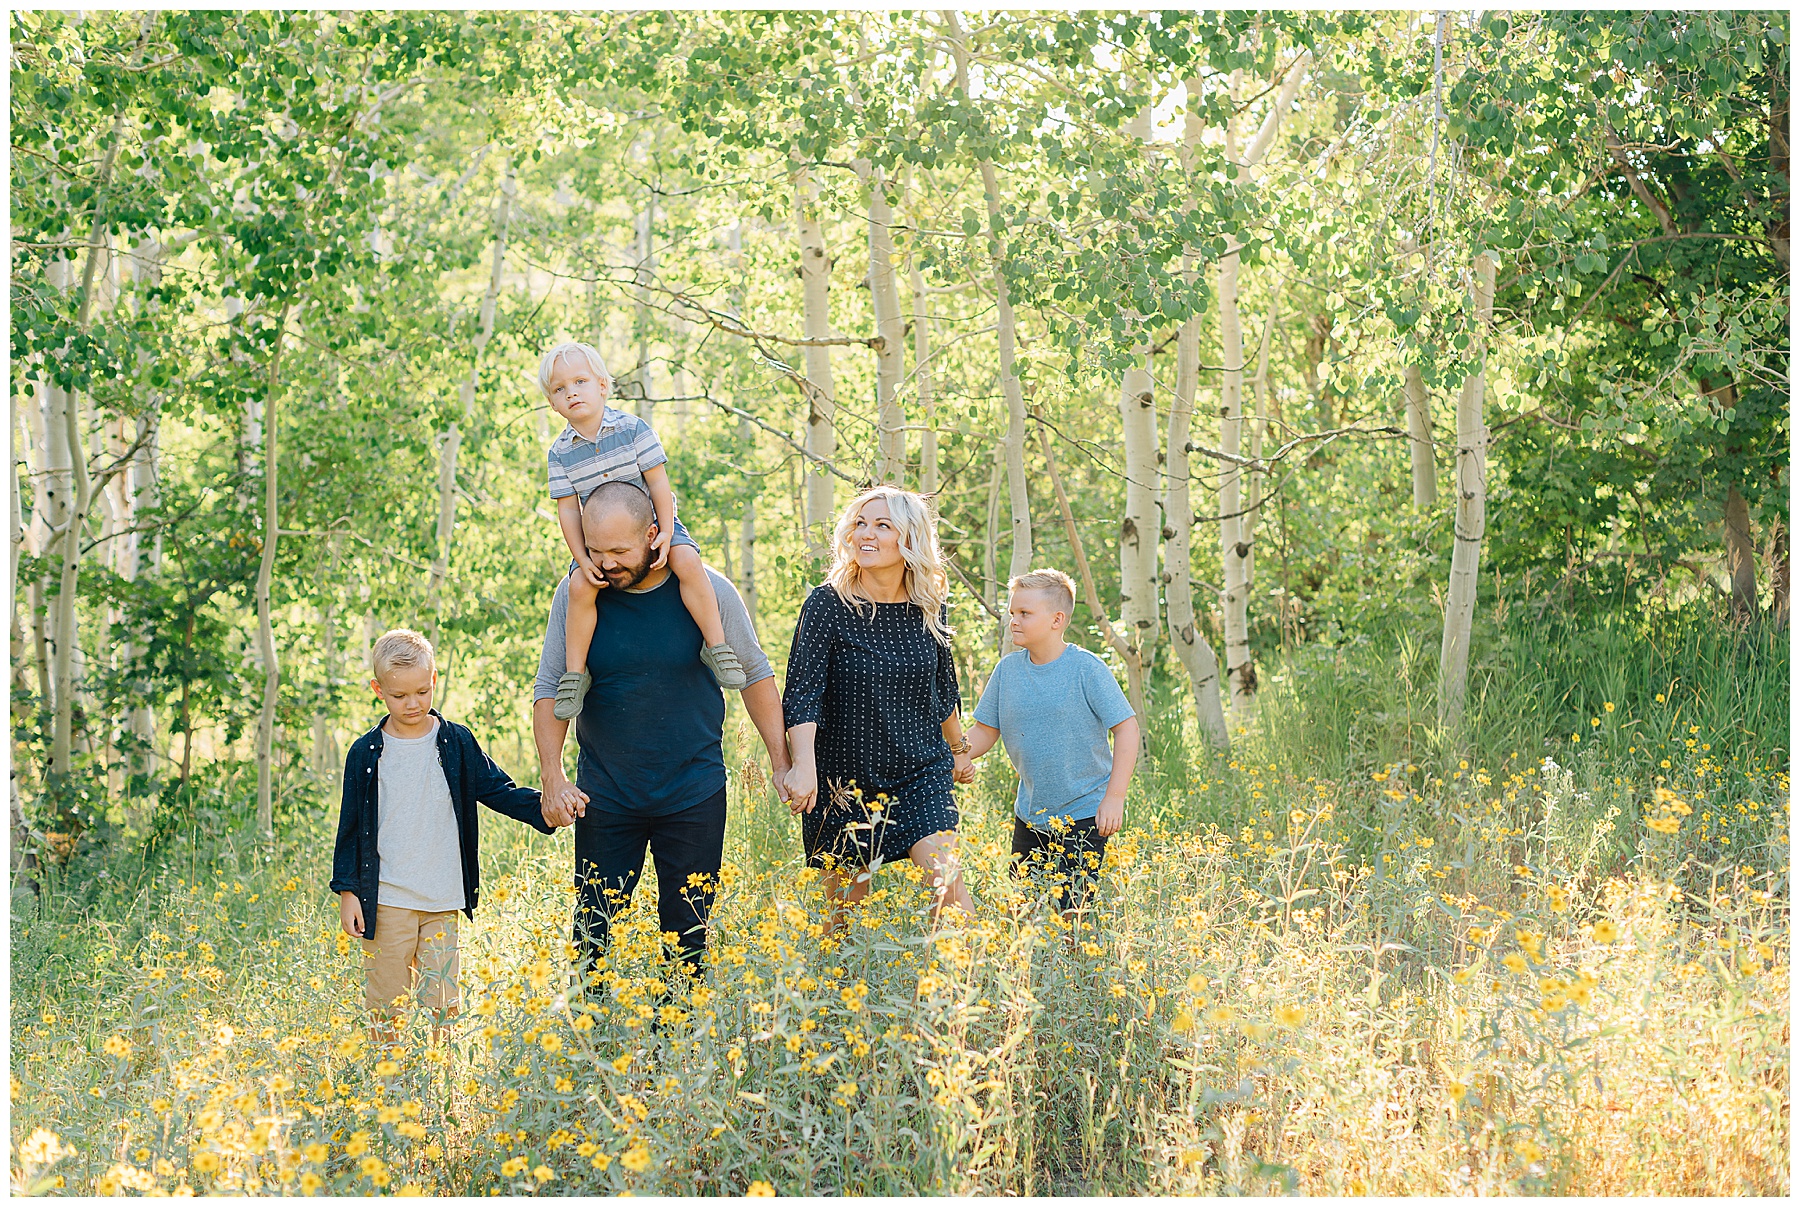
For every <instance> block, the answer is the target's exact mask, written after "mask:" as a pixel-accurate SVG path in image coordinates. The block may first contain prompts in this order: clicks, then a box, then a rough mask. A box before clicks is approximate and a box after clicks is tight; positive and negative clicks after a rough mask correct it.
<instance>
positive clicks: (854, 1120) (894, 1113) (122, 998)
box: [9, 620, 1790, 1195]
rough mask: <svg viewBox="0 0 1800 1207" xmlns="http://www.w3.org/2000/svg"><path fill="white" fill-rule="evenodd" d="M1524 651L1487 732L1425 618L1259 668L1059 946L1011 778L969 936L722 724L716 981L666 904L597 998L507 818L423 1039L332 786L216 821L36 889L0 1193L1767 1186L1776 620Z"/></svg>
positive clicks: (554, 883)
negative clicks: (695, 960)
mask: <svg viewBox="0 0 1800 1207" xmlns="http://www.w3.org/2000/svg"><path fill="white" fill-rule="evenodd" d="M1506 633H1507V636H1506V637H1505V638H1504V639H1502V640H1500V641H1499V642H1498V643H1497V644H1496V645H1495V647H1494V648H1491V649H1488V650H1486V651H1485V652H1483V651H1478V656H1477V666H1476V672H1475V674H1474V676H1473V679H1472V695H1471V701H1472V704H1471V710H1472V713H1473V719H1472V721H1471V724H1470V727H1469V729H1468V730H1467V731H1466V732H1465V733H1464V735H1463V736H1462V737H1461V738H1460V739H1457V738H1453V737H1451V736H1448V735H1439V734H1436V733H1435V732H1434V727H1433V724H1432V717H1431V707H1432V700H1431V696H1430V692H1431V684H1432V682H1433V679H1434V674H1435V666H1434V665H1433V663H1434V662H1435V650H1432V649H1430V648H1428V647H1424V648H1423V649H1422V647H1420V646H1419V645H1417V644H1415V643H1412V642H1410V641H1409V640H1408V639H1407V638H1406V637H1405V636H1404V635H1393V636H1390V637H1389V638H1386V639H1368V640H1352V641H1348V642H1345V643H1342V644H1339V645H1336V646H1334V647H1327V646H1324V645H1310V646H1306V647H1301V648H1300V649H1298V650H1295V651H1292V652H1291V653H1290V654H1288V655H1287V656H1286V657H1284V658H1281V659H1279V660H1271V662H1270V667H1271V670H1272V674H1271V675H1270V678H1269V681H1268V683H1267V685H1266V690H1265V692H1264V698H1263V702H1262V715H1261V717H1260V719H1259V720H1258V722H1257V723H1256V724H1255V725H1254V726H1246V727H1245V732H1243V733H1242V734H1240V735H1239V736H1238V741H1237V745H1236V747H1235V748H1234V751H1233V753H1232V754H1230V755H1228V756H1214V755H1211V754H1202V753H1196V752H1197V751H1199V746H1198V744H1197V742H1196V741H1195V740H1194V737H1193V734H1192V732H1191V722H1190V723H1189V732H1188V733H1187V734H1186V735H1185V737H1184V738H1181V739H1176V738H1173V737H1171V736H1170V735H1168V734H1167V733H1166V732H1164V733H1163V735H1162V736H1161V737H1160V738H1159V739H1158V740H1157V742H1156V743H1153V747H1152V754H1153V756H1154V758H1153V764H1154V765H1153V767H1152V769H1151V770H1150V772H1149V773H1148V774H1147V775H1146V776H1145V779H1144V783H1143V785H1142V786H1141V789H1140V790H1139V791H1138V792H1137V793H1136V794H1135V795H1134V797H1133V801H1132V805H1131V811H1130V813H1129V815H1128V821H1127V828H1126V830H1125V831H1124V832H1123V833H1122V834H1121V835H1120V836H1119V838H1117V839H1116V840H1115V841H1114V842H1113V844H1112V845H1111V847H1110V848H1109V851H1108V855H1107V861H1106V866H1105V869H1104V873H1103V886H1102V891H1101V893H1100V904H1099V907H1098V909H1097V911H1096V912H1095V913H1094V914H1093V915H1092V916H1091V917H1090V918H1089V919H1087V920H1086V921H1085V922H1083V923H1082V924H1081V925H1080V926H1079V927H1078V928H1076V929H1074V930H1070V929H1069V928H1068V927H1067V926H1065V925H1064V924H1062V923H1061V921H1060V919H1059V918H1057V917H1056V916H1054V915H1051V914H1048V913H1047V912H1046V911H1045V910H1044V909H1043V908H1042V905H1041V902H1042V898H1043V896H1044V893H1045V889H1044V887H1043V886H1031V885H1022V884H1020V883H1018V882H1016V881H1014V880H1013V879H1011V878H1010V877H1009V876H1008V875H1007V873H1006V863H1005V861H1006V856H1007V850H1008V845H1007V843H1008V814H1009V813H1010V793H1011V785H1012V778H1011V775H1010V772H1009V770H1008V769H1007V767H1006V766H1005V764H1004V762H1003V759H1002V758H1001V757H1000V756H996V757H994V758H992V759H989V760H988V761H987V762H986V763H985V764H984V765H983V766H982V768H981V773H980V778H979V779H978V782H977V783H976V784H975V785H973V786H972V787H971V788H969V789H965V790H961V791H960V792H959V800H960V802H961V804H962V809H963V819H964V823H963V833H964V835H965V843H964V852H965V859H966V861H967V865H968V869H969V877H970V880H971V883H972V887H973V890H974V894H975V897H976V900H977V902H978V912H977V916H976V917H975V918H974V919H973V920H972V921H969V922H968V923H967V924H965V925H961V926H953V927H947V928H945V929H943V930H941V931H939V932H937V933H935V934H934V933H932V932H931V930H930V929H929V927H928V926H927V925H926V923H925V921H924V917H925V912H926V911H925V906H926V896H925V891H924V889H923V887H922V886H921V885H919V884H918V883H917V877H916V875H915V874H913V873H911V872H910V870H909V869H908V868H905V867H902V868H895V869H886V870H883V871H881V872H880V874H879V875H878V877H877V880H876V890H875V892H874V894H873V895H872V897H871V899H870V901H869V903H868V905H867V907H866V908H864V909H862V910H861V911H860V912H858V913H857V914H856V915H854V918H853V922H852V925H851V926H850V927H849V929H848V932H847V933H846V934H845V935H844V936H843V937H842V938H840V939H836V940H832V939H825V938H821V936H820V922H821V919H822V916H823V914H822V909H821V902H820V899H819V891H818V885H817V882H816V880H814V879H813V878H812V877H811V875H810V874H809V873H807V872H805V871H804V870H802V866H801V861H800V859H799V844H798V841H797V837H796V835H797V826H796V823H795V822H794V821H793V820H792V819H791V818H790V817H789V815H788V813H787V810H786V809H785V807H783V806H781V805H780V804H779V803H778V802H776V801H775V800H774V798H773V796H772V794H771V793H770V792H769V790H768V787H767V784H766V782H765V780H764V777H763V775H762V773H761V772H760V770H759V764H758V762H757V759H756V755H757V754H758V751H757V750H755V749H753V747H754V742H753V734H752V733H751V732H750V731H749V729H748V727H747V726H744V725H741V724H740V725H738V726H737V727H736V729H735V730H734V731H733V730H728V733H727V745H728V757H730V758H732V759H733V760H734V769H733V774H732V817H731V828H730V833H729V836H728V842H727V866H726V869H725V872H724V876H723V880H724V884H723V887H722V891H721V894H720V897H719V905H718V908H717V912H716V914H715V931H714V934H713V937H712V943H711V948H710V957H709V964H710V966H709V975H708V977H707V978H706V980H705V981H704V983H701V984H698V985H688V984H686V983H677V982H678V980H679V978H676V977H674V976H673V975H672V974H671V973H670V971H669V968H668V966H667V965H666V964H665V963H664V962H663V961H662V959H661V955H660V947H661V942H660V938H659V936H658V935H656V933H655V921H654V917H655V915H654V908H653V903H654V895H653V892H652V891H651V889H652V888H653V884H652V883H649V882H647V883H645V884H644V885H642V886H641V887H640V890H639V892H638V895H637V901H636V903H635V905H634V907H633V909H632V911H631V913H630V915H629V917H628V920H627V923H626V924H625V925H624V926H623V927H622V928H621V930H620V932H619V938H618V942H617V944H616V946H615V949H614V951H613V954H612V956H611V958H610V960H609V961H608V962H607V964H606V967H605V969H604V977H603V979H604V982H605V984H604V986H603V988H602V989H601V991H600V992H597V993H595V994H594V995H592V996H591V997H589V998H586V999H584V998H582V997H581V996H579V995H575V996H571V995H570V993H569V992H568V981H567V973H566V968H567V957H568V954H569V949H568V947H567V945H566V942H565V940H566V938H567V926H568V915H569V910H570V900H571V898H570V893H571V886H570V874H571V870H572V855H571V846H570V842H571V840H570V838H569V836H568V835H567V834H559V835H557V836H556V837H555V838H545V837H542V836H539V835H535V834H532V833H529V832H527V831H525V830H524V829H522V828H520V827H516V826H509V825H506V823H504V821H503V820H502V819H499V818H498V817H493V818H492V819H491V820H490V822H489V824H488V826H487V827H486V850H485V864H484V894H483V901H482V907H481V910H480V912H479V913H478V915H477V916H476V918H475V920H474V921H473V922H472V923H469V922H465V924H464V930H463V962H462V969H463V975H462V984H463V1004H464V1013H463V1016H462V1017H461V1018H460V1019H459V1020H458V1021H457V1022H456V1023H455V1024H454V1025H453V1027H452V1029H451V1031H450V1033H449V1035H448V1037H447V1038H446V1039H445V1040H444V1042H442V1043H439V1044H433V1043H432V1042H430V1038H429V1034H428V1030H427V1028H426V1027H425V1026H424V1024H423V1022H422V1021H419V1022H417V1023H416V1024H415V1025H414V1026H413V1028H412V1029H411V1030H410V1031H409V1032H408V1033H407V1035H406V1036H405V1039H404V1042H403V1044H402V1046H401V1049H400V1050H399V1051H397V1052H380V1051H376V1050H374V1049H372V1048H371V1046H370V1044H369V1042H368V1041H367V1039H366V1038H365V1037H364V1035H363V1032H362V1030H361V1029H360V1025H359V1020H358V1014H357V1009H356V1006H357V1003H358V1002H359V1001H360V971H359V964H358V956H357V954H356V952H355V948H354V946H353V944H352V943H351V942H350V940H348V939H347V938H346V937H345V936H343V935H342V934H341V933H339V931H338V927H337V913H336V909H335V902H334V901H333V900H332V898H331V895H330V894H329V893H328V892H327V891H326V889H325V884H326V881H327V879H328V875H327V869H328V864H329V857H330V851H329V846H330V834H331V830H332V825H333V823H334V821H335V812H336V810H335V806H334V805H330V806H327V805H325V804H323V803H321V806H320V808H319V809H318V810H316V811H315V812H314V813H313V814H311V815H308V816H306V817H303V818H302V820H301V821H299V822H298V823H296V824H295V825H294V826H292V827H291V828H290V829H289V831H288V832H287V833H285V834H284V835H283V836H282V838H281V839H280V841H279V845H278V848H277V849H276V851H275V852H274V854H273V855H272V856H270V855H268V854H266V853H258V851H257V848H256V847H255V846H254V844H252V843H250V842H249V841H248V840H247V839H245V838H244V837H242V835H243V834H244V832H245V831H244V830H243V829H242V828H241V820H242V819H241V818H240V819H239V828H232V827H229V826H226V825H225V821H224V819H225V818H226V816H227V815H226V814H223V813H221V814H217V815H209V816H210V817H213V824H208V825H195V826H187V827H182V828H181V830H180V832H179V833H177V834H176V835H173V836H171V837H169V838H168V839H166V840H165V841H163V842H162V843H161V844H160V845H159V846H157V847H155V848H154V849H152V850H151V851H149V852H148V853H137V854H134V855H132V856H124V855H119V856H115V857H113V858H112V859H110V860H109V861H106V862H101V861H100V860H99V859H98V858H97V857H85V858H86V862H82V861H77V862H74V863H70V864H67V865H63V866H60V867H50V868H46V869H44V873H43V876H44V890H43V894H42V896H41V897H39V898H33V897H31V896H30V895H24V894H21V893H19V892H18V891H17V890H16V889H15V896H14V898H13V918H12V1014H11V1020H10V1021H11V1027H12V1032H11V1034H12V1046H11V1070H12V1075H11V1097H12V1104H11V1105H12V1128H11V1135H10V1137H9V1144H10V1149H11V1166H12V1177H13V1186H14V1189H15V1191H16V1192H33V1191H36V1192H42V1191H50V1192H53V1193H54V1192H63V1193H82V1194H88V1193H98V1194H112V1193H134V1192H135V1193H155V1192H175V1193H181V1192H186V1191H190V1190H191V1191H193V1192H196V1193H301V1194H327V1193H339V1194H343V1193H363V1194H366V1193H394V1192H401V1191H407V1190H416V1191H422V1192H425V1193H435V1194H486V1193H491V1192H498V1193H509V1194H524V1193H536V1194H569V1193H611V1192H619V1191H627V1190H629V1191H632V1192H634V1193H651V1192H663V1193H695V1192H698V1193H708V1194H711V1193H722V1194H742V1193H765V1192H774V1193H806V1192H812V1193H894V1194H913V1193H996V1194H1010V1193H1036V1194H1046V1193H1107V1192H1112V1193H1220V1192H1254V1193H1282V1192H1284V1191H1299V1192H1302V1193H1314V1194H1464V1193H1503V1192H1537V1193H1561V1194H1571V1193H1578V1194H1641V1193H1657V1194H1745V1193H1748V1194H1766V1195H1785V1194H1786V1193H1788V1190H1789V1186H1790V1177H1789V1170H1788V1164H1787V1153H1788V1147H1789V1139H1788V1113H1789V1112H1788V1101H1789V1100H1788V1092H1789V1087H1788V1071H1787V1070H1788V1054H1789V1036H1788V1021H1787V1020H1788V992H1789V990H1788V980H1789V950H1790V949H1789V912H1788V911H1789V884H1788V859H1789V854H1788V846H1787V841H1788V827H1789V822H1788V786H1789V785H1788V775H1787V770H1788V767H1787V760H1788V734H1787V721H1786V699H1787V664H1786V656H1785V642H1784V640H1783V636H1782V635H1775V634H1761V633H1757V632H1751V633H1743V632H1733V631H1731V630H1730V629H1728V628H1727V627H1724V626H1717V625H1709V624H1705V623H1699V622H1695V621H1691V620H1690V621H1687V622H1677V621H1669V622H1666V623H1663V624H1660V625H1652V626H1648V627H1646V626H1645V625H1643V624H1642V623H1640V622H1633V623H1632V624H1625V623H1623V622H1621V623H1620V624H1618V625H1616V626H1609V625H1604V624H1603V625H1600V626H1598V627H1592V626H1590V627H1589V628H1586V629H1576V628H1570V629H1567V630H1557V629H1553V628H1551V627H1545V626H1542V625H1539V626H1536V627H1532V628H1529V629H1528V628H1525V627H1521V626H1514V627H1512V628H1509V629H1507V630H1506ZM1166 690H1167V689H1166V686H1165V689H1164V691H1165V692H1166ZM1159 698H1163V699H1164V707H1165V708H1166V709H1167V710H1168V711H1167V712H1166V714H1165V715H1168V716H1177V715H1180V714H1179V713H1177V712H1175V711H1174V709H1175V708H1176V707H1177V702H1176V701H1174V700H1173V698H1172V697H1169V698H1164V697H1163V696H1161V695H1159ZM244 807H245V808H247V806H244ZM244 816H247V813H246V814H245V815H244Z"/></svg>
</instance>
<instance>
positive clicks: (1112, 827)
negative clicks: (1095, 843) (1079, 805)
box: [1094, 794, 1125, 838]
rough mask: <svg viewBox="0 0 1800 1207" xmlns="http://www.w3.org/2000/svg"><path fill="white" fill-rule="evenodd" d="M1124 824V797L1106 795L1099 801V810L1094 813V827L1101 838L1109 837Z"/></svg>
mask: <svg viewBox="0 0 1800 1207" xmlns="http://www.w3.org/2000/svg"><path fill="white" fill-rule="evenodd" d="M1124 824H1125V797H1124V796H1122V795H1120V796H1112V795H1110V794H1109V795H1107V796H1106V797H1104V798H1103V799H1102V800H1101V801H1100V810H1099V812H1097V813H1095V814H1094V829H1095V830H1096V831H1097V832H1098V833H1099V835H1100V837H1102V838H1111V837H1112V836H1113V835H1114V834H1117V833H1118V832H1119V827H1120V826H1122V825H1124Z"/></svg>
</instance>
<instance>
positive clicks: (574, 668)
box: [563, 566, 687, 674]
mask: <svg viewBox="0 0 1800 1207" xmlns="http://www.w3.org/2000/svg"><path fill="white" fill-rule="evenodd" d="M686 596H687V588H686V587H683V588H682V598H683V600H684V601H685V599H686ZM599 598H600V588H599V587H597V586H595V585H594V584H593V583H591V582H589V581H588V577H587V575H585V574H583V573H582V572H581V568H580V567H579V566H577V567H576V568H575V569H573V570H571V571H570V572H569V611H568V616H567V618H566V619H565V621H564V627H565V632H564V637H563V645H564V647H565V650H566V655H567V656H566V660H565V662H564V669H565V670H568V671H570V672H572V673H574V674H580V673H581V672H582V671H585V670H586V669H587V659H588V647H589V646H591V645H592V644H593V643H594V623H595V621H596V620H597V619H598V617H599V603H598V601H599Z"/></svg>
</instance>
